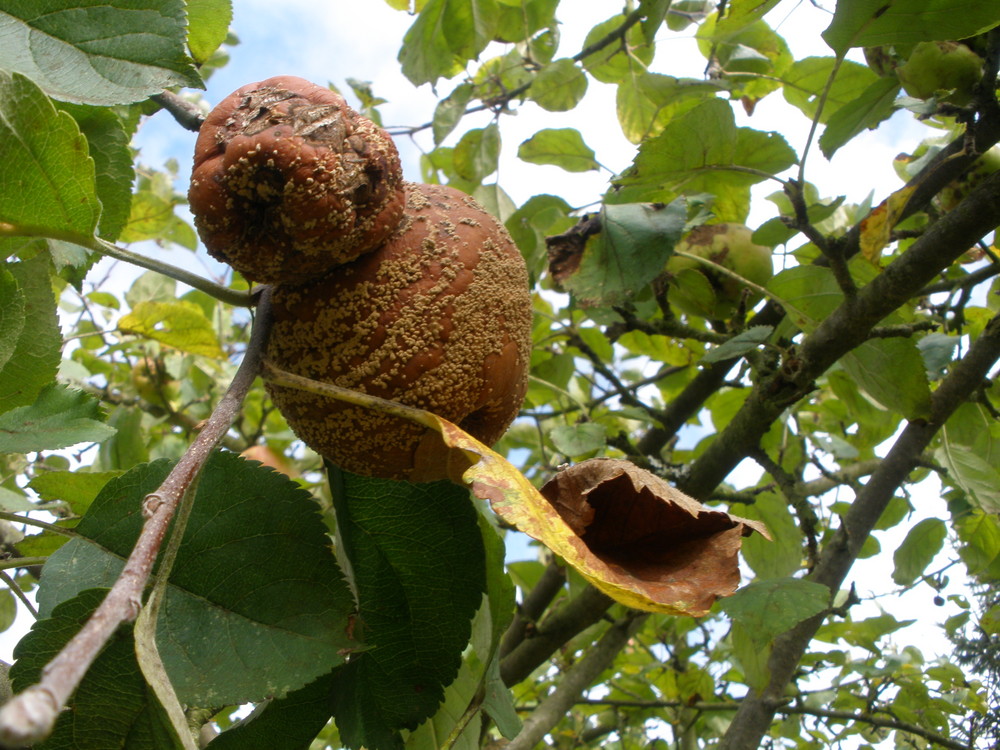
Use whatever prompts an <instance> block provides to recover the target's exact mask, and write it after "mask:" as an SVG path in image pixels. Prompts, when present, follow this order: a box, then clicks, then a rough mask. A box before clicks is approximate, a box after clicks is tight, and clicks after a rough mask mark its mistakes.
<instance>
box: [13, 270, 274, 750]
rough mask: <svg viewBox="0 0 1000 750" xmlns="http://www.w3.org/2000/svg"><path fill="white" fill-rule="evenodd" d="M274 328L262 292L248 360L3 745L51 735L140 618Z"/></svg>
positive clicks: (30, 693)
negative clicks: (172, 536)
mask: <svg viewBox="0 0 1000 750" xmlns="http://www.w3.org/2000/svg"><path fill="white" fill-rule="evenodd" d="M269 327H270V289H269V288H266V287H265V288H264V289H263V290H262V291H261V294H260V304H259V306H258V308H257V317H256V319H255V321H254V327H253V331H252V333H251V336H250V343H249V344H248V346H247V350H246V354H245V355H244V357H243V362H242V363H241V364H240V367H239V369H238V370H237V372H236V375H235V377H234V378H233V381H232V383H231V384H230V386H229V389H228V390H227V391H226V393H225V395H224V396H223V397H222V400H221V401H220V402H219V403H218V405H217V406H216V407H215V409H214V410H213V411H212V415H211V416H210V417H209V418H208V420H207V421H206V423H205V427H204V429H203V430H202V431H201V432H200V433H199V434H198V436H197V437H196V438H195V439H194V441H193V442H192V443H191V445H190V447H189V448H188V449H187V451H186V452H185V453H184V455H183V456H182V457H181V459H180V460H179V461H178V462H177V464H176V465H175V466H174V468H173V469H172V470H171V472H170V474H169V475H168V476H167V478H166V479H164V480H163V484H161V485H160V486H159V488H158V489H157V490H156V492H154V493H152V494H150V495H147V496H146V497H145V499H144V500H143V504H142V512H143V515H144V517H145V519H146V520H145V522H144V524H143V527H142V531H141V532H140V534H139V538H138V539H137V540H136V543H135V547H134V548H133V549H132V553H131V554H130V555H129V558H128V560H127V561H126V562H125V567H124V568H123V569H122V572H121V575H119V577H118V580H117V581H115V584H114V586H113V587H112V588H111V590H110V591H109V592H108V594H107V596H106V597H105V598H104V601H103V602H101V604H100V606H99V607H98V608H97V609H96V610H95V611H94V613H93V614H92V615H91V617H90V619H89V620H88V621H87V622H86V624H85V625H84V626H83V628H82V629H81V630H80V632H79V633H77V634H76V635H75V636H74V637H73V639H72V640H70V642H69V643H67V644H66V646H65V647H64V648H63V649H62V651H60V652H59V653H58V654H57V655H56V656H55V657H54V658H53V659H52V661H50V662H49V663H48V664H47V665H46V667H45V668H44V670H43V671H42V679H41V682H39V683H38V684H36V685H32V686H31V687H29V688H27V689H26V690H25V691H24V692H22V693H20V694H18V695H16V696H15V697H14V698H13V699H12V700H11V701H10V702H9V703H7V704H6V705H5V706H4V707H3V708H2V709H0V742H4V743H7V744H9V745H14V746H20V745H31V744H33V743H35V742H38V741H39V740H41V739H43V738H45V737H47V736H48V735H49V734H50V733H51V731H52V727H53V725H54V724H55V721H56V718H57V717H58V715H59V713H60V712H61V711H62V707H63V706H64V705H65V704H66V702H67V701H68V700H69V697H70V695H71V694H72V693H73V691H74V690H75V689H76V686H77V685H78V684H79V683H80V680H81V679H82V678H83V676H84V674H85V673H86V671H87V669H88V668H89V667H90V665H91V663H93V661H94V659H95V658H96V657H97V655H98V654H99V653H100V651H101V649H102V648H103V647H104V644H105V643H107V641H108V639H109V638H110V637H111V636H112V634H113V633H114V632H115V630H117V628H118V626H119V625H121V624H122V623H126V622H131V621H133V620H134V619H135V618H136V617H137V616H138V614H139V611H140V609H141V607H142V595H143V590H144V589H145V586H146V581H147V580H148V579H149V575H150V573H151V571H152V569H153V565H154V563H155V562H156V558H157V554H158V553H159V550H160V546H161V544H162V542H163V539H164V537H165V535H166V533H167V528H168V527H169V525H170V521H171V519H172V518H173V516H174V511H175V510H176V508H177V505H178V503H179V502H180V499H181V497H183V495H184V493H185V492H186V491H187V490H188V488H189V487H190V486H191V484H192V483H193V482H195V481H196V479H197V478H198V476H199V474H200V473H201V470H202V468H203V467H204V466H205V463H206V462H207V461H208V458H209V456H210V455H211V454H212V451H213V450H215V446H216V445H217V444H218V442H219V440H220V439H221V437H222V436H223V435H224V434H225V433H226V431H227V430H228V429H229V426H230V425H231V424H232V422H233V419H234V418H235V416H236V414H237V413H238V412H239V410H240V407H241V405H242V403H243V399H244V398H245V397H246V394H247V393H248V392H249V390H250V387H251V385H252V384H253V381H254V378H256V376H257V373H258V370H259V369H260V362H261V358H262V353H263V349H264V345H265V343H266V341H267V335H268V331H269Z"/></svg>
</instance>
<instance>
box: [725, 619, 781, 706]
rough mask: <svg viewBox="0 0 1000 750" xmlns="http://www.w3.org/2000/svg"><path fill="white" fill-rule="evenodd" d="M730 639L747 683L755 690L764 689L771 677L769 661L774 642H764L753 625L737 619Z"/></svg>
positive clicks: (734, 654) (731, 630)
mask: <svg viewBox="0 0 1000 750" xmlns="http://www.w3.org/2000/svg"><path fill="white" fill-rule="evenodd" d="M729 640H730V643H731V644H732V647H733V656H735V657H736V661H737V662H738V663H739V665H740V667H741V668H742V670H743V679H744V680H745V682H746V684H747V685H748V686H750V687H752V688H754V689H755V690H763V689H764V688H765V687H767V683H768V682H769V681H770V679H771V670H770V669H768V666H767V663H768V660H769V659H770V658H771V651H772V649H773V646H772V644H771V643H769V642H765V643H762V642H761V641H760V640H759V639H758V638H757V634H756V633H755V632H754V630H753V629H752V627H750V626H748V625H745V624H743V623H742V622H739V621H737V620H734V621H733V624H732V627H731V629H730V633H729Z"/></svg>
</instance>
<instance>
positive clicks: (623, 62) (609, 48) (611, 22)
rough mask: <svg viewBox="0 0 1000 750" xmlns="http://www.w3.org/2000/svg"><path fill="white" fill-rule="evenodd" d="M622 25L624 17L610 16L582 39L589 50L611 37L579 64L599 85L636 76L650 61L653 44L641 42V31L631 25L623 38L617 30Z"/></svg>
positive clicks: (645, 41) (585, 47) (642, 39)
mask: <svg viewBox="0 0 1000 750" xmlns="http://www.w3.org/2000/svg"><path fill="white" fill-rule="evenodd" d="M624 22H625V16H624V15H617V16H612V17H611V18H609V19H608V20H607V21H603V22H601V23H599V24H597V25H596V26H595V27H594V28H592V29H591V30H590V31H589V32H588V33H587V37H586V39H584V40H583V48H584V49H589V48H590V47H591V46H592V45H595V44H597V43H598V42H600V41H602V40H604V39H606V38H607V37H609V36H610V37H611V43H610V44H607V45H605V46H604V47H602V48H601V49H600V50H597V51H595V52H593V53H591V54H589V55H587V56H586V57H584V58H583V61H582V62H583V67H584V68H586V69H587V72H588V73H590V75H592V76H593V77H594V78H596V79H597V80H598V81H601V82H602V83H617V82H619V81H621V80H623V79H624V78H625V77H626V76H628V75H630V74H632V73H636V74H638V73H639V72H640V71H642V70H645V69H646V67H647V66H648V65H649V64H650V63H651V62H652V61H653V53H654V47H653V44H652V43H651V42H648V41H647V40H646V39H645V37H644V36H643V33H642V29H641V28H640V27H639V26H632V27H631V28H630V29H628V30H627V31H626V32H625V34H624V36H623V35H622V34H621V33H620V29H621V27H622V24H623V23H624Z"/></svg>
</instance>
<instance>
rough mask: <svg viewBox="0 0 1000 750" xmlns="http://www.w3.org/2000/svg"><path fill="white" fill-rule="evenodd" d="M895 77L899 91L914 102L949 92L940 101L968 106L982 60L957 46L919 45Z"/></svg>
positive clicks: (981, 69) (973, 53) (979, 72)
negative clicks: (915, 99)
mask: <svg viewBox="0 0 1000 750" xmlns="http://www.w3.org/2000/svg"><path fill="white" fill-rule="evenodd" d="M896 75H897V76H899V82H900V83H901V84H903V90H904V91H906V93H907V94H909V95H910V96H913V97H916V98H917V99H930V98H931V97H932V96H935V95H938V94H939V93H940V92H950V93H946V94H945V95H944V96H943V97H942V101H947V102H951V103H952V104H959V105H961V104H968V103H969V102H970V101H971V100H972V89H973V88H974V87H975V85H976V84H977V83H979V79H980V78H982V77H983V58H981V57H980V56H979V55H977V54H976V53H975V52H973V51H972V50H971V49H969V48H968V47H966V46H965V45H964V44H961V43H960V42H921V43H920V44H918V45H917V46H916V47H914V48H913V52H912V53H911V54H910V58H909V59H908V60H907V61H906V62H905V63H904V64H903V65H900V66H899V67H898V68H896Z"/></svg>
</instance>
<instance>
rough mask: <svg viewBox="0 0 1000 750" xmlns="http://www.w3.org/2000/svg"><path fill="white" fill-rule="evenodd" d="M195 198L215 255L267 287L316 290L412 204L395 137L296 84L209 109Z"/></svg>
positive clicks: (276, 81)
mask: <svg viewBox="0 0 1000 750" xmlns="http://www.w3.org/2000/svg"><path fill="white" fill-rule="evenodd" d="M188 197H189V200H190V203H191V210H192V212H193V213H194V216H195V224H196V226H197V227H198V232H199V234H200V235H201V238H202V241H203V242H204V243H205V246H206V248H207V249H208V252H209V253H210V254H211V255H212V256H213V257H215V258H218V259H219V260H222V261H224V262H226V263H229V264H230V265H231V266H232V267H233V268H235V269H236V270H237V271H239V272H240V273H242V274H244V275H245V276H246V277H248V278H250V279H252V280H253V281H257V282H262V283H302V282H307V281H310V280H312V279H314V278H315V277H316V276H318V275H321V274H323V273H325V272H326V271H327V270H329V269H330V268H332V267H333V266H335V265H338V264H341V263H345V262H348V261H351V260H353V259H354V258H357V257H358V256H359V255H361V254H362V253H365V252H367V251H369V250H371V249H373V248H375V247H377V246H379V245H380V244H381V243H382V242H384V241H385V239H386V238H387V237H388V236H389V235H390V234H391V233H392V232H393V230H394V229H395V228H396V226H397V225H398V224H399V222H400V220H401V218H402V213H403V204H404V193H403V186H402V172H401V168H400V163H399V155H398V153H397V152H396V147H395V145H394V144H393V142H392V139H391V138H390V136H389V135H388V133H386V132H385V131H384V130H382V128H380V127H378V126H377V125H375V123H373V122H372V121H371V120H369V119H367V118H365V117H363V116H361V115H360V114H358V113H357V112H355V111H354V110H353V109H351V107H349V106H348V104H347V102H346V101H345V100H344V98H343V97H341V96H340V95H339V94H337V93H335V92H333V91H331V90H329V89H326V88H323V87H322V86H317V85H316V84H313V83H310V82H308V81H305V80H303V79H301V78H296V77H294V76H278V77H275V78H269V79H267V80H265V81H261V82H259V83H251V84H248V85H246V86H243V87H242V88H239V89H237V90H236V91H234V92H233V93H232V94H230V95H229V96H228V97H226V99H224V100H223V101H222V102H220V103H219V105H218V106H217V107H216V108H215V109H214V110H212V112H211V113H210V114H209V115H208V117H207V118H206V119H205V122H204V124H203V125H202V127H201V130H200V132H199V135H198V141H197V143H196V145H195V160H194V171H193V173H192V177H191V188H190V191H189V194H188Z"/></svg>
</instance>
